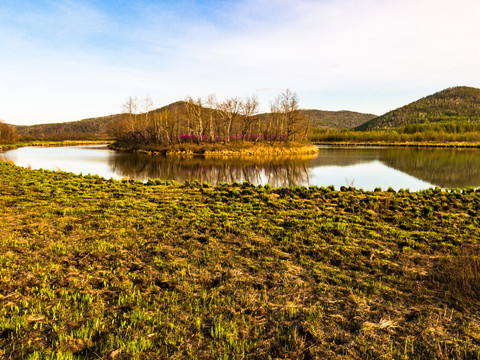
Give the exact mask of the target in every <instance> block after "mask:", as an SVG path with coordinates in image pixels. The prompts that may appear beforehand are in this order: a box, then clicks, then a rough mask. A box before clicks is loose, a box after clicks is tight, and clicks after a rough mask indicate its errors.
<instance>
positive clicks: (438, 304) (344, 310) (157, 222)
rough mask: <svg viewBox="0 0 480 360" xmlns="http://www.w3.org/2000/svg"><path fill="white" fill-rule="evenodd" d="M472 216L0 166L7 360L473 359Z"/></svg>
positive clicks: (465, 196) (0, 277) (366, 196)
mask: <svg viewBox="0 0 480 360" xmlns="http://www.w3.org/2000/svg"><path fill="white" fill-rule="evenodd" d="M479 203H480V191H479V190H478V189H473V188H468V189H464V190H463V191H449V192H445V191H441V190H440V189H429V190H425V191H420V192H418V193H411V192H408V191H399V192H394V191H386V192H382V191H374V192H365V191H358V190H355V189H353V188H342V189H341V191H335V190H334V189H333V188H332V187H328V188H316V187H313V188H310V189H308V188H305V187H296V188H278V189H271V188H270V187H268V186H266V187H261V186H259V187H254V186H252V185H250V184H232V185H227V184H221V185H219V186H217V187H212V186H210V185H207V184H200V183H199V182H197V181H194V182H187V183H184V184H176V183H175V182H172V181H167V182H162V181H159V180H150V181H149V182H148V183H147V184H142V183H140V182H138V181H124V182H119V181H115V180H105V179H102V178H100V177H98V176H83V177H82V176H76V175H73V174H70V173H63V172H51V171H44V170H30V171H29V170H27V169H24V168H20V167H17V166H14V165H12V164H10V163H6V162H0V209H1V211H2V219H3V221H1V222H0V234H1V236H0V264H1V266H0V303H1V310H0V335H1V336H0V357H4V358H8V359H25V358H47V357H48V358H53V357H63V358H73V359H95V358H105V359H106V358H116V359H120V358H198V359H207V358H268V357H271V358H295V359H302V358H304V359H306V358H329V359H334V358H343V359H358V358H370V359H373V358H392V359H393V358H394V359H397V358H405V359H418V358H456V359H462V358H463V359H475V358H478V357H479V355H480V338H479V337H478V334H479V333H480V312H479V311H478V299H479V298H480V287H479V284H480V281H479V280H480V275H479V274H480V262H479V260H478V259H479V255H480V247H479V241H480V215H479V213H480V211H479V205H478V204H479Z"/></svg>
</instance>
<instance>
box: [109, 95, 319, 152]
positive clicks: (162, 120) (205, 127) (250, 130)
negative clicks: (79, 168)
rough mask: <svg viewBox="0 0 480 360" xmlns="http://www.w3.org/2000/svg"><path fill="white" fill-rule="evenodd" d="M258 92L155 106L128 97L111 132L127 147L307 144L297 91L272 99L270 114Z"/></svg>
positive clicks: (150, 102) (146, 98)
mask: <svg viewBox="0 0 480 360" xmlns="http://www.w3.org/2000/svg"><path fill="white" fill-rule="evenodd" d="M259 105H260V104H259V101H258V98H257V97H256V96H247V97H244V98H240V97H232V98H227V99H225V100H223V101H217V98H216V96H215V95H210V96H208V97H207V98H205V99H202V98H200V97H199V98H195V99H194V98H192V97H187V98H186V99H185V101H181V102H178V103H175V104H172V105H169V106H167V107H165V108H162V109H157V110H153V101H152V99H151V98H150V97H149V96H146V97H145V98H143V99H139V98H137V97H129V98H128V99H127V101H126V102H125V103H124V105H123V108H124V116H122V117H121V118H119V119H118V120H117V121H115V122H114V124H113V125H114V126H113V135H114V136H115V138H116V139H117V141H119V142H120V143H125V144H128V145H141V144H161V145H169V144H176V143H186V142H193V143H199V144H200V143H202V142H221V143H230V142H234V141H236V142H238V141H241V142H247V141H249V142H260V141H261V142H270V143H274V142H285V141H296V142H303V141H305V140H306V139H307V138H308V133H309V131H310V124H309V121H308V120H307V118H306V117H305V116H304V114H303V112H302V111H301V110H300V109H299V100H298V96H297V94H296V93H294V92H292V91H290V90H286V91H284V92H283V93H281V94H280V95H278V96H277V97H276V98H275V100H274V101H273V102H272V103H271V106H270V110H271V112H270V113H268V114H260V113H259Z"/></svg>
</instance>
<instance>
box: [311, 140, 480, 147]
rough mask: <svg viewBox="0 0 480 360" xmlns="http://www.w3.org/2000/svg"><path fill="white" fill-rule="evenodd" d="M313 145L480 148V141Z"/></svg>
mask: <svg viewBox="0 0 480 360" xmlns="http://www.w3.org/2000/svg"><path fill="white" fill-rule="evenodd" d="M312 144H313V145H335V146H345V147H349V146H372V147H373V146H385V147H430V148H471V149H478V148H480V143H471V142H452V143H436V142H413V141H412V142H408V141H407V142H383V141H352V142H350V141H314V142H312Z"/></svg>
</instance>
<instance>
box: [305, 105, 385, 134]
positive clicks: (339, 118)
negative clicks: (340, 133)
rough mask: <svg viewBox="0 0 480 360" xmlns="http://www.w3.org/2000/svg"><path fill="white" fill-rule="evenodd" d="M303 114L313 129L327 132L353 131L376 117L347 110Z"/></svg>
mask: <svg viewBox="0 0 480 360" xmlns="http://www.w3.org/2000/svg"><path fill="white" fill-rule="evenodd" d="M303 113H304V114H305V116H307V117H308V118H309V119H310V121H311V124H312V127H313V128H317V129H329V130H341V129H353V128H355V127H357V126H359V125H361V124H363V123H365V122H367V121H369V120H371V119H373V118H375V117H377V115H373V114H364V113H359V112H355V111H347V110H341V111H326V110H303Z"/></svg>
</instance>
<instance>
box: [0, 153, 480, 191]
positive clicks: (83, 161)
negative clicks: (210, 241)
mask: <svg viewBox="0 0 480 360" xmlns="http://www.w3.org/2000/svg"><path fill="white" fill-rule="evenodd" d="M1 155H2V156H3V157H4V158H6V159H7V160H13V161H14V162H15V164H17V165H20V166H24V167H27V166H31V167H32V168H34V169H39V168H43V169H49V170H62V171H68V172H73V173H77V174H80V173H83V174H89V173H90V174H98V175H100V176H102V177H105V178H107V179H108V178H111V177H112V178H114V179H121V178H132V179H139V180H142V181H146V180H147V179H148V178H152V179H157V178H158V179H162V180H168V179H173V180H176V181H179V182H183V181H184V180H194V179H198V180H200V181H205V182H210V183H213V184H216V183H218V182H221V181H223V182H234V181H238V182H242V181H249V182H251V183H253V184H256V185H258V184H266V183H269V184H270V185H272V186H274V187H277V186H291V185H306V186H308V185H317V186H328V185H334V186H335V188H337V189H338V188H339V187H340V186H355V187H357V188H363V189H365V190H373V189H374V188H376V187H381V188H383V189H387V188H388V187H392V188H394V189H396V190H398V189H401V188H404V189H407V188H408V189H410V190H413V191H416V190H420V189H425V188H429V187H434V186H440V187H443V188H452V187H459V188H460V187H466V186H480V150H477V149H416V148H388V147H374V148H372V147H335V146H320V152H319V153H318V154H317V155H314V156H302V157H286V158H265V157H259V158H254V159H248V160H238V159H227V160H213V159H202V158H200V157H190V158H185V159H178V158H173V157H171V158H170V157H164V156H150V155H145V154H135V153H117V152H115V151H112V150H109V149H107V147H106V146H97V145H93V146H72V147H45V148H42V147H24V148H19V149H16V150H11V151H7V152H4V153H2V154H1Z"/></svg>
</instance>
